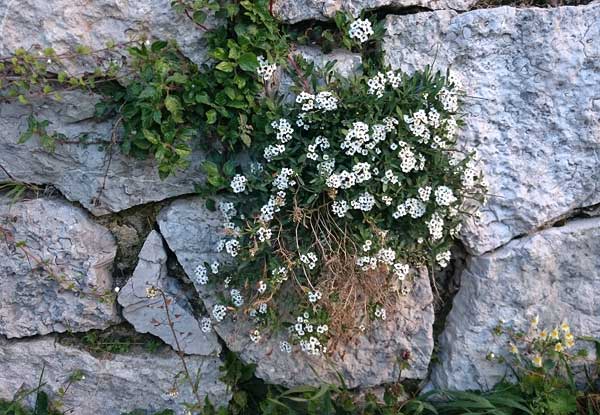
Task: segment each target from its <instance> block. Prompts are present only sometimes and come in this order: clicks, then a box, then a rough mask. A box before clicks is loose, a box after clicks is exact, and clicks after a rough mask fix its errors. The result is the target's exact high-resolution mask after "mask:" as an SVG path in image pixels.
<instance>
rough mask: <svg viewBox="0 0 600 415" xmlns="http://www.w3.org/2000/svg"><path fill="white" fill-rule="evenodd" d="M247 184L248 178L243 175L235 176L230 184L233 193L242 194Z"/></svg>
mask: <svg viewBox="0 0 600 415" xmlns="http://www.w3.org/2000/svg"><path fill="white" fill-rule="evenodd" d="M246 182H247V179H246V177H245V176H242V175H241V174H236V175H235V176H233V179H232V180H231V184H230V186H231V189H232V190H233V193H242V192H243V191H244V190H246Z"/></svg>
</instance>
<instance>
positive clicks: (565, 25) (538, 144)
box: [384, 4, 600, 255]
mask: <svg viewBox="0 0 600 415" xmlns="http://www.w3.org/2000/svg"><path fill="white" fill-rule="evenodd" d="M599 21H600V4H595V5H593V4H592V5H588V6H580V7H559V8H552V9H537V8H536V9H515V8H509V7H500V8H494V9H484V10H476V11H471V12H468V13H464V14H456V13H455V12H452V11H439V12H431V13H418V14H413V15H406V16H390V17H388V18H387V24H386V26H387V34H386V37H385V41H384V49H385V52H386V56H387V60H388V62H389V63H390V64H391V65H392V66H393V67H396V68H401V69H402V70H404V71H408V72H411V71H414V70H418V69H422V68H423V67H424V66H425V65H427V64H432V63H434V56H435V65H436V67H438V68H440V69H442V70H445V69H446V67H448V66H450V67H451V68H452V70H453V72H454V73H456V74H457V75H458V76H459V77H460V78H462V80H463V82H464V83H465V86H466V93H467V97H465V98H464V101H465V105H464V112H465V117H464V119H465V123H466V125H465V127H464V128H463V130H462V133H461V137H462V138H463V139H464V143H465V145H469V146H473V147H475V148H476V149H477V150H478V151H479V153H480V155H481V159H482V160H483V163H484V170H485V172H486V177H487V179H488V181H489V183H490V200H489V203H488V205H487V206H486V207H484V209H483V211H482V219H481V220H479V221H476V222H469V223H468V224H467V226H466V227H465V229H464V233H463V240H464V242H465V244H466V246H467V248H468V250H469V251H470V252H471V253H473V254H476V255H479V254H482V253H484V252H488V251H491V250H493V249H495V248H498V247H499V246H501V245H502V244H505V243H507V242H508V241H510V240H511V239H512V238H515V237H516V236H519V235H522V234H527V233H529V232H531V231H533V230H534V229H536V228H538V227H540V226H542V225H544V224H546V223H552V222H553V221H555V220H557V219H558V218H561V217H562V216H564V215H566V214H569V213H570V212H572V211H573V210H574V209H577V208H581V207H585V206H590V205H594V204H597V203H599V202H600V191H599V188H598V183H599V181H598V178H599V177H600V162H599V159H598V154H600V100H599V95H598V85H599V84H600V59H599V58H600V42H598V39H599V38H600V25H599V24H598V22H599Z"/></svg>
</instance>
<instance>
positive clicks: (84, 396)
mask: <svg viewBox="0 0 600 415" xmlns="http://www.w3.org/2000/svg"><path fill="white" fill-rule="evenodd" d="M186 363H187V365H188V369H189V370H190V372H191V373H192V375H193V376H195V374H196V373H201V377H200V383H199V388H198V390H199V392H200V395H201V396H200V397H201V399H204V396H206V395H208V397H209V399H210V400H211V401H212V402H214V403H215V404H216V405H226V404H227V401H228V399H229V392H228V391H227V388H226V385H225V384H223V383H222V382H221V381H219V380H218V378H219V377H220V376H221V373H220V372H219V366H220V364H221V361H220V360H219V359H218V358H216V357H201V356H193V357H189V356H188V357H186ZM42 370H43V371H44V378H43V381H44V387H43V388H42V389H43V390H44V391H45V392H46V393H48V395H49V397H50V399H51V400H56V399H59V400H61V401H62V403H63V407H62V409H61V410H65V411H66V412H67V413H71V414H74V415H89V414H97V415H115V414H120V413H124V412H129V411H132V410H134V409H143V410H147V411H148V413H155V412H156V411H161V410H164V409H172V410H173V411H174V412H175V413H176V414H184V413H186V411H185V408H184V406H183V405H184V403H194V402H196V400H195V398H194V397H193V396H192V393H191V388H190V387H189V385H188V384H187V383H185V380H184V379H183V376H182V364H181V361H180V360H179V357H178V356H177V354H176V353H175V352H174V351H171V350H163V351H161V352H157V353H149V352H146V351H143V350H136V351H135V352H132V353H131V354H117V355H112V356H110V357H107V358H106V357H104V358H98V357H95V356H93V355H91V354H89V353H87V352H85V351H82V350H79V349H76V348H73V347H68V346H64V345H61V344H59V343H56V342H55V339H54V337H52V336H50V337H42V338H36V339H31V340H22V341H6V340H3V339H2V338H0V399H7V400H11V399H13V397H14V396H15V394H16V393H17V392H27V391H31V390H33V389H35V388H36V387H37V386H38V382H39V379H40V374H41V373H42ZM198 370H200V372H198ZM75 371H81V374H83V375H84V376H85V378H84V379H82V380H80V381H78V382H75V383H73V384H71V386H70V387H69V388H68V391H67V393H66V394H65V396H64V398H60V397H59V396H58V390H59V389H60V388H65V387H66V386H67V384H68V378H69V376H70V375H71V374H73V373H74V372H75ZM24 403H27V404H28V405H30V406H33V404H34V403H35V394H29V395H28V396H27V397H26V398H25V399H24Z"/></svg>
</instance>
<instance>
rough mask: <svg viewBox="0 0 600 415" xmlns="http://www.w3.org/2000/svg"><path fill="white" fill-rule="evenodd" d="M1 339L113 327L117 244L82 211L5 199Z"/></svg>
mask: <svg viewBox="0 0 600 415" xmlns="http://www.w3.org/2000/svg"><path fill="white" fill-rule="evenodd" d="M0 239H1V240H2V243H0V298H2V301H0V334H1V335H5V336H7V337H9V338H11V337H24V336H33V335H37V334H47V333H51V332H64V331H67V330H68V331H85V330H90V329H102V328H106V327H108V326H109V325H111V324H112V323H115V322H118V321H120V319H119V317H118V316H117V311H116V307H115V305H114V304H112V303H111V301H110V299H109V298H103V296H105V295H106V294H108V295H109V297H110V294H111V290H112V275H111V272H112V264H113V261H114V258H115V254H116V249H117V248H116V244H115V241H114V238H113V236H112V235H111V233H110V232H109V231H108V230H107V229H106V228H104V227H102V226H100V225H97V224H95V223H94V222H92V220H90V218H89V217H88V215H87V214H86V213H85V212H84V211H83V210H82V209H80V208H77V207H74V206H72V205H70V204H69V203H67V202H63V201H59V200H53V199H35V200H29V201H22V202H16V203H14V204H12V203H11V201H10V200H9V199H7V198H6V197H4V198H2V197H0Z"/></svg>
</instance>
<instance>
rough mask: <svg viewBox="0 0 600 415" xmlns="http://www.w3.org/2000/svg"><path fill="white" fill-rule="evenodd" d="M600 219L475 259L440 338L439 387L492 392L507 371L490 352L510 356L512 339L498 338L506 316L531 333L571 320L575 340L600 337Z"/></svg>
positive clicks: (435, 375) (573, 224) (539, 235)
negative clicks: (535, 324) (533, 327)
mask: <svg viewBox="0 0 600 415" xmlns="http://www.w3.org/2000/svg"><path fill="white" fill-rule="evenodd" d="M599 252H600V218H590V219H580V220H573V221H571V222H567V224H566V225H565V226H562V227H554V228H549V229H546V230H543V231H540V232H539V233H536V234H534V235H533V236H528V237H524V238H520V239H515V240H513V241H511V242H510V243H508V244H507V245H505V246H503V247H502V248H500V249H498V250H496V251H494V252H492V253H488V254H485V255H482V256H480V257H474V258H470V259H469V260H468V262H467V268H466V270H465V271H464V273H463V275H462V285H461V288H460V291H459V293H458V294H457V296H456V297H455V298H454V303H453V307H452V311H451V312H450V314H449V315H448V319H447V321H446V328H445V330H444V332H443V334H442V336H441V339H440V362H441V364H439V365H437V366H435V367H434V370H433V374H432V380H433V383H434V385H435V386H437V387H440V388H450V389H461V390H462V389H472V388H475V389H480V388H486V387H491V386H493V385H494V384H495V383H497V382H498V381H499V380H500V379H501V378H502V376H503V375H504V374H505V373H506V368H504V367H503V366H501V365H499V364H497V363H493V362H489V361H487V360H486V355H487V354H488V353H489V352H493V353H495V354H496V355H497V356H501V355H507V350H508V347H507V345H506V339H503V338H498V337H495V336H494V335H493V334H492V330H493V328H494V326H496V325H497V324H498V322H499V320H500V319H502V320H504V321H505V322H506V323H507V324H510V325H513V326H514V327H516V328H518V329H521V330H524V329H525V330H526V329H527V327H528V321H530V320H531V318H532V317H533V316H534V315H536V314H539V316H540V326H544V325H545V326H546V327H548V326H550V325H557V324H559V323H560V322H561V321H562V320H563V319H566V320H567V321H568V322H569V323H570V325H571V329H572V331H573V333H574V334H575V335H586V336H587V335H589V336H594V337H598V336H599V335H600V297H598V296H597V295H594V293H597V292H599V291H600V256H599V255H598V253H599Z"/></svg>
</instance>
